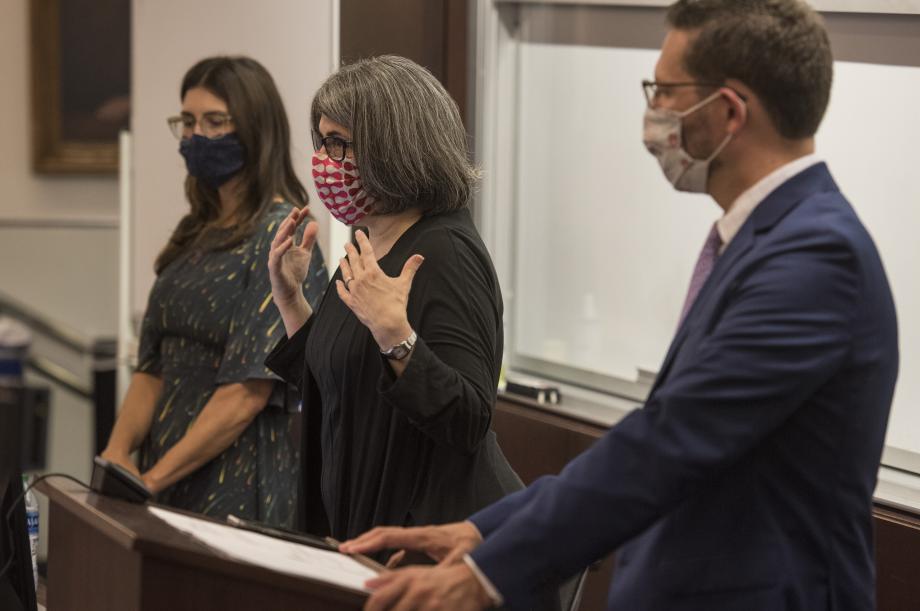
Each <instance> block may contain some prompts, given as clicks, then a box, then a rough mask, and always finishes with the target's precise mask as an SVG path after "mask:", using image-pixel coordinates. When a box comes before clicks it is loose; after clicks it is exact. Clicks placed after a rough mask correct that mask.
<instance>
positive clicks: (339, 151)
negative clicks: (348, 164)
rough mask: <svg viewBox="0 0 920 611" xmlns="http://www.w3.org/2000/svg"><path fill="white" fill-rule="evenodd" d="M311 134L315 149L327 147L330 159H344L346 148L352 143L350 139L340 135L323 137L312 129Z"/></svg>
mask: <svg viewBox="0 0 920 611" xmlns="http://www.w3.org/2000/svg"><path fill="white" fill-rule="evenodd" d="M310 135H311V136H313V150H314V151H318V150H319V149H321V148H325V149H326V154H327V155H328V156H329V159H331V160H333V161H344V159H345V149H347V148H348V147H350V146H351V145H352V142H351V141H350V140H345V139H344V138H340V137H339V136H326V137H325V138H323V137H322V136H321V135H320V134H318V133H317V132H315V131H311V132H310Z"/></svg>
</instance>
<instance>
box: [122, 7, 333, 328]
mask: <svg viewBox="0 0 920 611" xmlns="http://www.w3.org/2000/svg"><path fill="white" fill-rule="evenodd" d="M337 10H338V2H337V0H310V1H309V2H304V1H303V0H263V1H262V2H258V3H256V2H250V1H248V0H197V1H196V2H186V1H185V0H133V4H132V20H133V32H132V66H131V71H132V90H131V94H132V100H133V112H132V118H131V121H132V132H133V134H134V147H133V156H134V163H133V168H134V188H133V201H134V205H133V219H132V222H131V224H132V234H133V235H132V240H133V247H132V249H131V253H130V256H131V258H132V262H131V269H132V270H133V279H132V282H133V288H132V289H131V299H132V302H133V304H132V308H133V314H134V315H137V314H138V313H140V312H142V311H143V309H144V307H145V306H146V301H147V294H148V292H149V291H150V287H151V285H152V283H153V280H154V274H153V269H152V266H153V260H154V259H155V257H156V254H157V253H158V252H159V250H160V249H161V248H162V246H163V245H164V244H165V243H166V241H167V239H168V238H169V235H170V233H171V231H172V229H173V227H174V226H175V224H176V222H177V221H178V220H179V218H181V216H182V215H183V214H184V212H185V211H186V210H187V206H188V204H187V202H186V201H185V197H184V194H183V191H182V184H183V180H184V178H185V167H184V164H183V161H182V158H181V157H180V155H179V153H178V148H179V147H178V143H177V142H176V140H175V138H174V137H173V136H172V134H170V133H169V131H168V129H167V127H166V117H167V116H169V115H172V114H176V112H177V111H178V110H179V108H180V100H179V85H180V82H181V80H182V76H183V75H184V74H185V71H186V70H187V69H188V68H190V67H191V66H192V65H193V64H194V63H195V62H196V61H198V60H199V59H202V58H204V57H206V56H209V55H215V54H232V55H237V54H245V55H249V56H251V57H253V58H255V59H256V60H258V61H259V62H261V63H262V64H263V65H264V66H265V67H266V68H267V69H268V71H269V72H270V73H271V74H272V76H273V77H274V79H275V82H276V83H277V85H278V88H279V90H280V92H281V97H282V98H283V99H284V103H285V107H286V108H287V112H288V118H289V119H290V123H291V131H292V133H291V136H292V140H293V156H294V168H295V170H296V171H297V173H298V175H299V176H300V178H301V180H302V181H303V182H304V184H305V185H306V186H307V187H308V190H310V192H311V202H313V205H312V207H311V209H312V211H313V213H314V215H315V216H317V217H318V219H319V221H320V231H321V235H322V236H326V237H327V238H328V236H329V229H328V228H329V215H328V213H327V212H326V211H325V209H324V208H323V206H322V205H321V204H318V202H319V199H318V198H317V197H316V195H315V193H314V192H313V191H312V180H311V179H310V174H309V158H310V155H311V154H312V150H313V149H312V145H311V144H310V123H309V105H310V102H311V100H312V98H313V93H314V92H315V91H316V89H317V88H318V87H319V85H320V83H321V82H322V81H323V80H324V79H325V78H326V76H327V75H328V74H329V73H330V72H331V70H332V68H333V66H334V62H336V61H337V59H338V58H337V46H338V35H337V26H338V17H337ZM324 245H325V246H326V249H325V250H326V253H325V254H328V251H329V246H328V242H326V243H324ZM327 258H328V256H327Z"/></svg>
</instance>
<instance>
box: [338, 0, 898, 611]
mask: <svg viewBox="0 0 920 611" xmlns="http://www.w3.org/2000/svg"><path fill="white" fill-rule="evenodd" d="M668 24H669V26H670V29H669V32H668V34H667V37H666V38H665V40H664V43H663V46H662V50H661V55H660V58H659V61H658V64H657V66H656V69H655V81H654V82H650V83H646V84H645V88H646V94H647V96H648V102H649V107H648V111H647V113H646V117H645V143H646V145H647V147H648V148H649V150H650V151H651V152H652V153H653V154H654V155H655V156H656V157H657V158H658V161H659V162H660V164H661V166H662V169H663V170H664V173H665V175H666V176H667V178H668V179H669V180H670V181H671V182H672V183H673V184H674V186H675V187H676V188H678V189H680V190H684V191H705V192H707V193H708V194H709V195H710V196H712V198H713V199H714V200H715V201H716V203H717V204H718V205H719V206H720V207H721V208H722V209H723V211H724V214H723V216H722V217H721V218H720V219H719V221H718V222H716V224H715V225H714V227H713V230H712V231H711V232H710V235H709V237H708V238H707V239H706V244H705V246H704V248H703V251H702V253H701V254H700V258H699V261H698V263H697V266H696V269H695V271H694V274H693V278H692V280H691V285H690V290H689V291H688V295H687V302H686V304H685V307H684V312H683V315H682V317H681V324H680V326H679V328H678V330H677V334H676V336H675V338H674V340H673V342H672V344H671V347H670V349H669V351H668V354H667V356H666V357H665V361H664V363H663V365H662V367H661V370H660V372H659V374H658V378H657V380H656V382H655V385H654V387H653V388H652V390H651V392H650V394H649V397H648V399H647V401H646V404H645V405H644V406H643V407H642V408H641V409H638V410H636V411H634V412H633V413H631V414H629V415H628V416H626V417H625V418H624V419H623V420H622V421H621V422H620V423H618V424H617V425H616V426H615V427H613V428H612V429H611V430H610V431H609V432H608V433H607V434H606V435H605V436H604V437H603V438H602V439H601V440H599V441H598V442H597V443H596V444H595V445H594V446H593V447H592V448H591V449H589V450H588V451H587V452H585V453H584V454H582V455H581V456H579V457H577V458H576V459H575V460H573V461H572V462H571V463H570V464H569V465H567V466H566V468H565V469H564V470H563V471H562V472H561V473H560V474H559V475H558V476H553V477H544V478H541V479H540V480H538V481H536V482H535V483H534V484H533V485H532V486H531V487H529V488H528V489H526V490H524V491H521V492H519V493H516V494H513V495H511V496H509V497H506V498H505V499H503V500H502V501H499V502H498V503H496V504H494V505H492V506H490V507H488V508H486V509H484V510H482V511H480V512H479V513H477V514H475V515H473V516H472V517H471V518H470V519H469V521H467V522H462V523H456V524H450V525H446V526H440V527H428V528H417V529H386V528H383V529H376V530H374V531H371V532H369V533H367V534H365V535H363V536H362V537H360V538H358V539H356V540H355V541H353V542H351V543H350V544H348V545H346V546H344V549H345V551H370V550H374V549H379V548H383V547H390V548H401V547H402V548H414V549H420V550H423V551H426V552H428V553H429V554H430V555H432V556H433V557H435V558H436V559H440V560H442V562H441V563H440V564H439V565H438V566H437V567H434V568H408V569H403V570H400V571H394V572H392V573H389V574H387V575H384V576H382V577H380V578H378V579H377V580H374V581H373V582H371V584H370V585H371V587H373V588H375V590H376V591H375V594H374V595H373V597H372V598H371V600H370V601H369V603H368V608H369V609H382V608H389V607H391V606H396V607H398V608H399V609H404V608H406V609H410V608H457V609H479V608H484V607H489V606H493V605H495V604H500V603H504V604H506V605H508V606H509V607H511V608H515V609H517V608H521V609H525V608H528V606H529V604H530V602H531V601H532V596H533V593H534V591H535V589H536V588H537V587H538V586H540V585H541V584H546V583H553V582H558V581H559V580H560V579H562V578H564V577H567V576H570V575H573V574H575V573H576V572H577V571H578V570H580V569H582V568H583V567H585V566H586V565H588V564H589V563H591V562H592V561H594V560H597V559H599V558H601V557H602V556H604V555H605V554H607V553H609V552H610V551H611V550H614V549H616V550H618V551H617V567H616V570H615V573H614V578H613V583H612V585H611V588H610V594H609V599H608V607H609V608H610V609H624V610H628V611H645V610H653V609H656V610H657V609H667V610H669V611H670V610H700V611H702V610H705V611H730V610H731V611H734V610H739V611H740V610H744V611H755V610H756V611H773V610H776V611H779V610H784V611H793V610H800V611H817V610H822V611H823V610H825V609H833V610H854V611H855V610H869V609H873V608H874V602H875V601H874V568H873V540H872V524H871V505H872V493H873V490H874V487H875V483H876V476H877V469H878V465H879V460H880V456H881V450H882V445H883V442H884V437H885V428H886V424H887V419H888V412H889V409H890V405H891V398H892V394H893V391H894V385H895V379H896V376H897V366H898V344H897V325H896V319H895V310H894V305H893V300H892V297H891V292H890V289H889V286H888V282H887V280H886V277H885V272H884V270H883V268H882V263H881V261H880V259H879V256H878V253H877V251H876V248H875V246H874V245H873V243H872V240H871V238H870V237H869V235H868V234H867V232H866V230H865V229H864V228H863V226H862V224H861V223H860V221H859V219H858V218H857V216H856V214H855V213H854V211H853V209H852V208H851V207H850V204H849V203H848V202H847V200H846V199H845V198H844V196H843V195H842V194H841V193H840V192H839V190H838V188H837V186H836V184H835V183H834V180H833V179H832V178H831V175H830V173H829V171H828V168H827V166H826V165H825V164H824V163H822V162H821V161H820V160H819V159H818V158H817V157H816V156H815V154H814V149H815V144H814V134H815V132H816V131H817V129H818V126H819V124H820V122H821V119H822V118H823V115H824V112H825V109H826V106H827V102H828V99H829V93H830V85H831V80H832V63H833V62H832V57H831V52H830V45H829V42H828V38H827V34H826V31H825V29H824V27H823V24H822V22H821V19H820V17H819V16H818V15H817V14H815V13H814V11H813V10H811V9H810V8H809V7H808V6H807V5H806V4H805V3H804V2H800V1H799V0H680V1H679V2H676V3H675V4H674V5H672V6H671V7H670V9H669V11H668Z"/></svg>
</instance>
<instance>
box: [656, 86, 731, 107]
mask: <svg viewBox="0 0 920 611" xmlns="http://www.w3.org/2000/svg"><path fill="white" fill-rule="evenodd" d="M724 84H725V83H709V82H706V81H685V82H682V83H668V82H665V81H649V80H644V81H642V91H643V92H644V93H645V101H646V102H648V104H649V106H651V105H652V102H653V101H654V100H655V98H657V97H659V96H670V95H673V91H672V89H677V88H680V87H711V88H718V87H722V86H723V85H724Z"/></svg>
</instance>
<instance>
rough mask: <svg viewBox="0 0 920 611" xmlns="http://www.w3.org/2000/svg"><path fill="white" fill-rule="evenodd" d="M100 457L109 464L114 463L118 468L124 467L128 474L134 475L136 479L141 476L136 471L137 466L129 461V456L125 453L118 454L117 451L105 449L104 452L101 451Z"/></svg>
mask: <svg viewBox="0 0 920 611" xmlns="http://www.w3.org/2000/svg"><path fill="white" fill-rule="evenodd" d="M100 456H101V457H102V458H104V459H106V460H107V461H109V462H112V463H115V464H116V465H118V466H120V467H124V468H125V469H127V470H128V471H129V472H130V473H132V474H134V475H135V476H137V477H140V476H141V473H140V471H139V470H138V469H137V465H135V464H134V461H133V460H131V456H129V455H128V453H127V452H118V451H115V450H111V449H109V448H106V449H105V450H103V452H102V454H100Z"/></svg>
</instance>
